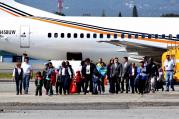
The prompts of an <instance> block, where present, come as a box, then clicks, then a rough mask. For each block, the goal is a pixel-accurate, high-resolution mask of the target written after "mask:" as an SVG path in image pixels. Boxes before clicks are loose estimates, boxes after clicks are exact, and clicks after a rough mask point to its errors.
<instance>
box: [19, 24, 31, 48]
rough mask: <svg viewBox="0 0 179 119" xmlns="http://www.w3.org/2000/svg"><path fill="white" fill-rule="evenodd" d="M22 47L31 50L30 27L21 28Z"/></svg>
mask: <svg viewBox="0 0 179 119" xmlns="http://www.w3.org/2000/svg"><path fill="white" fill-rule="evenodd" d="M20 47H21V48H30V27H29V26H21V27H20Z"/></svg>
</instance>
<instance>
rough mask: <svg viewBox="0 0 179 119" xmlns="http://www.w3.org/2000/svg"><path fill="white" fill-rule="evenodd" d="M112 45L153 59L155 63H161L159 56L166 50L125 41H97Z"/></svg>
mask: <svg viewBox="0 0 179 119" xmlns="http://www.w3.org/2000/svg"><path fill="white" fill-rule="evenodd" d="M98 42H104V43H109V44H113V45H116V46H119V47H125V49H126V51H127V52H128V53H129V54H130V53H133V52H137V55H139V56H147V57H151V58H153V59H154V60H155V61H156V62H161V56H162V54H163V52H165V51H166V49H161V48H156V47H152V46H145V45H141V44H137V43H129V42H126V41H124V42H123V41H119V40H111V41H98Z"/></svg>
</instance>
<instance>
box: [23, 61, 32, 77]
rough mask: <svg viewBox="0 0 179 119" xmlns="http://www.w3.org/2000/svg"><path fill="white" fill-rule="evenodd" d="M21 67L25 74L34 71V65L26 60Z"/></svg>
mask: <svg viewBox="0 0 179 119" xmlns="http://www.w3.org/2000/svg"><path fill="white" fill-rule="evenodd" d="M21 68H22V69H23V71H24V74H30V73H31V71H32V66H31V65H30V64H27V63H26V62H23V63H22V65H21Z"/></svg>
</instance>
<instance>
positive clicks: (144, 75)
mask: <svg viewBox="0 0 179 119" xmlns="http://www.w3.org/2000/svg"><path fill="white" fill-rule="evenodd" d="M123 59H124V61H123V62H121V63H120V62H119V59H118V58H117V57H116V58H114V59H111V60H110V62H109V64H105V63H104V62H103V59H102V58H99V61H98V63H97V64H94V63H92V62H91V60H90V59H89V58H87V59H85V60H84V61H82V62H81V66H80V68H79V70H78V71H76V72H74V70H73V67H72V66H71V65H70V63H69V62H68V61H66V62H65V61H63V62H62V64H61V66H60V67H59V68H55V67H54V66H53V64H52V63H51V62H48V63H47V64H45V69H44V70H43V72H37V73H36V75H35V86H36V91H35V95H36V96H37V95H39V96H41V95H42V88H43V87H44V88H45V90H46V95H53V94H54V88H55V90H56V93H55V94H57V95H58V94H60V95H62V94H64V95H66V94H71V90H73V89H72V88H74V85H72V84H75V93H78V94H80V93H83V94H84V95H86V94H87V93H91V94H94V95H96V94H102V93H105V84H106V82H107V81H108V82H109V93H111V94H114V93H116V94H118V93H119V92H120V93H124V92H126V93H129V92H131V93H139V94H144V93H149V92H150V91H152V92H153V93H154V92H155V91H156V90H158V89H160V88H161V89H162V91H163V90H164V87H163V84H164V80H163V79H164V70H165V71H166V91H169V85H171V89H172V90H173V91H174V86H173V72H174V67H175V63H174V61H173V60H172V59H171V58H170V56H169V55H167V58H166V61H165V63H164V70H163V69H162V68H161V67H159V66H158V65H157V64H156V63H154V61H153V59H152V58H149V59H148V58H146V57H145V58H144V60H143V61H141V62H140V65H139V66H136V64H135V63H130V62H129V61H128V57H124V58H123ZM32 74H33V72H32V66H31V65H30V64H29V59H28V58H25V62H23V63H22V65H21V63H17V64H16V68H15V69H14V71H13V77H14V79H15V81H16V94H17V95H19V94H22V86H23V88H24V94H28V88H29V81H30V78H32ZM73 93H74V91H73Z"/></svg>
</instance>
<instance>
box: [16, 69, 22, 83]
mask: <svg viewBox="0 0 179 119" xmlns="http://www.w3.org/2000/svg"><path fill="white" fill-rule="evenodd" d="M22 79H23V69H22V68H21V73H20V74H19V73H18V69H17V68H15V80H22Z"/></svg>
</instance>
